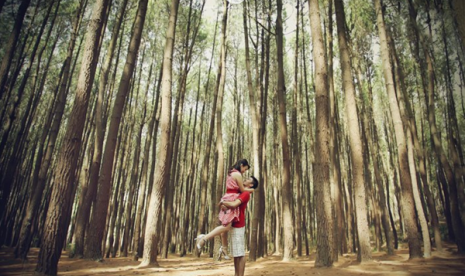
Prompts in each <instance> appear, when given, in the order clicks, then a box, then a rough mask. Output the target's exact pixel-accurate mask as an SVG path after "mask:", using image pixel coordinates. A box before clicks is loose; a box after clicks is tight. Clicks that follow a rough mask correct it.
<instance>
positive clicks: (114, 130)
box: [84, 0, 148, 260]
mask: <svg viewBox="0 0 465 276" xmlns="http://www.w3.org/2000/svg"><path fill="white" fill-rule="evenodd" d="M147 5H148V0H142V1H139V7H138V10H137V15H136V19H135V22H134V29H133V33H132V36H131V41H130V43H129V48H128V56H127V58H126V64H125V65H124V70H123V75H122V76H121V81H120V84H119V87H118V93H117V95H116V99H115V104H114V106H113V111H112V115H111V120H110V127H109V129H108V135H107V137H108V138H107V142H106V144H105V151H104V154H103V159H102V167H101V170H100V175H99V181H98V182H99V189H98V192H97V198H96V202H95V209H94V211H93V212H92V218H91V220H90V225H92V228H93V229H94V230H93V231H90V232H89V233H88V236H87V239H86V243H85V246H84V257H85V258H89V259H96V260H99V259H102V258H103V253H102V246H101V245H102V241H103V234H104V231H105V222H106V217H107V211H108V203H109V200H110V188H111V178H112V177H111V176H112V173H113V160H114V156H115V148H116V140H117V139H116V138H117V135H118V131H119V127H120V122H121V114H122V112H123V109H124V104H125V102H126V97H127V94H128V91H129V86H130V82H131V77H132V75H133V72H134V67H135V63H136V59H137V54H138V52H139V46H140V41H141V37H142V31H143V28H144V22H145V15H146V12H147Z"/></svg>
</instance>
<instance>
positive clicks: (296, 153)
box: [291, 0, 302, 257]
mask: <svg viewBox="0 0 465 276" xmlns="http://www.w3.org/2000/svg"><path fill="white" fill-rule="evenodd" d="M300 6H301V4H300V1H299V0H297V17H296V41H295V48H294V49H295V50H294V80H293V81H294V85H293V92H292V98H293V100H292V101H293V103H292V116H291V118H292V140H293V143H292V156H293V159H294V160H295V162H294V170H293V174H294V180H293V184H294V188H295V195H296V198H295V202H296V203H297V204H296V206H295V225H296V226H295V233H296V237H295V238H296V245H297V256H299V257H301V256H302V205H301V204H299V202H301V200H302V198H301V182H302V181H301V180H302V164H301V161H300V150H299V144H300V139H299V137H300V131H298V129H299V121H300V120H298V119H297V117H298V116H299V117H300V115H298V114H297V113H298V112H299V111H300V109H298V106H300V97H299V94H300V91H299V21H300V20H299V16H300V11H299V10H300ZM299 113H300V112H299Z"/></svg>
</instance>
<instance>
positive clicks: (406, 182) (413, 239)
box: [374, 0, 422, 259]
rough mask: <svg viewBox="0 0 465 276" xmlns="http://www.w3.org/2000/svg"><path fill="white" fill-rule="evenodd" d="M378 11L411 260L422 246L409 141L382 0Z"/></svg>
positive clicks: (376, 1) (376, 2)
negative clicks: (396, 89) (417, 223)
mask: <svg viewBox="0 0 465 276" xmlns="http://www.w3.org/2000/svg"><path fill="white" fill-rule="evenodd" d="M374 4H375V11H376V18H377V19H376V22H377V26H378V32H379V37H380V44H381V58H382V62H383V72H384V79H385V84H386V90H387V93H388V97H389V107H390V110H391V116H392V120H393V124H394V132H395V135H396V143H397V150H398V165H399V172H400V180H401V181H400V182H401V188H402V197H401V203H400V205H401V208H402V214H403V218H404V222H405V226H406V231H407V236H408V244H409V257H410V259H413V258H419V257H421V255H422V254H421V245H420V242H419V240H418V237H419V236H418V228H417V225H416V222H415V219H416V215H415V204H414V199H413V190H412V181H411V178H410V171H409V163H408V153H407V144H406V142H407V140H406V137H405V132H404V126H403V123H402V119H401V115H400V110H399V103H398V99H397V98H396V92H395V88H394V80H393V75H392V71H391V70H392V69H391V68H392V65H391V61H390V59H389V48H388V41H387V35H386V27H385V23H384V15H383V10H382V3H381V0H374Z"/></svg>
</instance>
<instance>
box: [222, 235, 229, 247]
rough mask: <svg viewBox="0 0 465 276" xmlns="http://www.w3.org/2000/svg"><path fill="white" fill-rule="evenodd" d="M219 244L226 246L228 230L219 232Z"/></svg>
mask: <svg viewBox="0 0 465 276" xmlns="http://www.w3.org/2000/svg"><path fill="white" fill-rule="evenodd" d="M221 245H222V246H223V247H224V248H228V232H223V233H221Z"/></svg>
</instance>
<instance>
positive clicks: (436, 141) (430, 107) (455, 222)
mask: <svg viewBox="0 0 465 276" xmlns="http://www.w3.org/2000/svg"><path fill="white" fill-rule="evenodd" d="M425 57H426V64H427V78H426V79H427V81H428V87H427V89H426V90H425V93H426V95H425V96H426V103H427V105H426V106H427V112H428V123H429V127H430V129H431V137H432V140H433V149H434V152H435V154H436V158H437V160H438V163H439V164H440V166H441V167H442V170H443V173H444V176H445V178H446V181H447V185H448V187H449V190H448V193H449V196H448V198H449V200H450V201H449V202H450V205H449V206H450V213H451V220H452V228H453V230H454V234H455V242H456V244H457V249H458V251H459V252H460V253H464V252H465V237H463V235H461V234H460V233H464V229H463V228H464V227H463V222H462V220H461V218H460V210H459V202H458V195H457V193H458V191H457V181H456V179H455V176H454V173H453V171H452V168H451V166H450V164H449V161H448V159H447V157H446V155H445V153H444V150H443V148H442V145H441V139H440V133H439V132H438V129H437V125H436V115H435V107H434V106H435V105H434V79H435V75H434V69H433V62H432V59H431V56H430V53H429V52H428V50H425ZM445 196H446V195H445Z"/></svg>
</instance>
